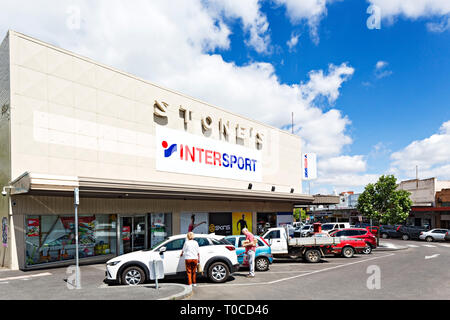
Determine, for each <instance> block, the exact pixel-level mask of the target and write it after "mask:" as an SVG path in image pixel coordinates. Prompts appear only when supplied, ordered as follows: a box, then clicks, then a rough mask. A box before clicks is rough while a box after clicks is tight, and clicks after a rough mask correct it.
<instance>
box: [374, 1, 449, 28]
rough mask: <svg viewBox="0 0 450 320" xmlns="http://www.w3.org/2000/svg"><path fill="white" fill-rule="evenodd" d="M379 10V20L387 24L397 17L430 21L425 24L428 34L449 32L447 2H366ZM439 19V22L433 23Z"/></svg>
mask: <svg viewBox="0 0 450 320" xmlns="http://www.w3.org/2000/svg"><path fill="white" fill-rule="evenodd" d="M367 1H368V2H370V3H371V4H372V5H375V6H377V7H379V8H380V11H381V18H382V19H383V20H385V21H386V22H387V23H388V24H392V23H394V21H395V19H396V18H397V17H403V18H406V19H412V20H416V19H420V18H423V19H432V20H434V21H431V22H428V23H427V24H426V26H427V30H428V31H430V32H436V33H441V32H444V31H446V30H450V1H449V0H367ZM439 18H441V21H438V22H437V21H435V20H436V19H439Z"/></svg>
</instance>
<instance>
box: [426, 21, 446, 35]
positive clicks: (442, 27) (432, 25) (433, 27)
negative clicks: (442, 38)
mask: <svg viewBox="0 0 450 320" xmlns="http://www.w3.org/2000/svg"><path fill="white" fill-rule="evenodd" d="M427 29H428V31H430V32H436V33H442V32H445V31H450V17H446V18H444V19H442V21H441V22H428V23H427Z"/></svg>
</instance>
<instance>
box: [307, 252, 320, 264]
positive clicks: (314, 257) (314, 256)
mask: <svg viewBox="0 0 450 320" xmlns="http://www.w3.org/2000/svg"><path fill="white" fill-rule="evenodd" d="M305 260H306V261H307V262H309V263H317V262H319V261H320V251H319V250H317V249H309V250H306V252H305Z"/></svg>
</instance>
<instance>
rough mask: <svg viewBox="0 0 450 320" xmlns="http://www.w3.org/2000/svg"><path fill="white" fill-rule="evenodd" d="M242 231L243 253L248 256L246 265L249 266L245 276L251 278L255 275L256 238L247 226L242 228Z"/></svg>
mask: <svg viewBox="0 0 450 320" xmlns="http://www.w3.org/2000/svg"><path fill="white" fill-rule="evenodd" d="M242 233H243V234H244V235H245V242H244V247H245V254H246V255H247V256H248V266H249V268H250V273H249V274H248V275H247V278H253V277H254V276H255V255H256V239H255V237H254V236H253V234H252V233H251V232H250V231H248V229H247V228H244V229H242Z"/></svg>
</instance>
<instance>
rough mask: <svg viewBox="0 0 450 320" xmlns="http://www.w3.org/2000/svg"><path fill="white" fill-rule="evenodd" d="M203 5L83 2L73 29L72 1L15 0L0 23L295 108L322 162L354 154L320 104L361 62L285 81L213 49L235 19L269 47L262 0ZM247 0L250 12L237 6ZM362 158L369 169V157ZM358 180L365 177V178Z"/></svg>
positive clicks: (243, 105) (254, 110)
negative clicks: (348, 151)
mask: <svg viewBox="0 0 450 320" xmlns="http://www.w3.org/2000/svg"><path fill="white" fill-rule="evenodd" d="M204 3H205V1H202V0H191V1H189V2H188V1H185V0H180V1H176V2H175V1H174V0H173V1H163V0H160V1H157V0H153V1H147V0H135V1H133V2H124V1H119V0H109V1H105V0H99V1H95V2H93V1H87V0H85V1H79V2H77V5H78V6H79V7H80V12H81V17H80V18H81V28H80V29H79V30H71V29H69V28H67V25H66V22H67V19H68V15H67V12H66V11H67V8H68V5H66V4H64V3H63V2H61V1H50V0H42V1H40V2H39V3H38V2H29V1H24V0H14V1H11V0H8V1H5V2H4V3H3V5H2V10H1V11H0V31H3V32H4V33H5V32H6V30H7V29H8V28H11V29H15V30H17V31H19V32H23V33H25V34H29V35H31V36H34V37H37V38H39V39H42V40H44V41H47V42H50V43H53V44H55V45H57V46H60V47H63V48H66V49H68V50H72V51H74V52H77V53H79V54H82V55H85V56H88V57H90V58H93V59H95V60H98V61H100V62H103V63H105V64H107V65H111V66H114V67H116V68H119V69H122V70H124V71H127V72H130V73H132V74H136V75H138V76H141V77H143V78H145V79H148V80H150V81H152V82H155V83H157V84H160V85H163V86H165V87H168V88H171V89H174V90H177V91H180V92H183V93H186V94H188V95H191V96H193V97H196V98H199V99H201V100H204V101H207V102H209V103H212V104H215V105H217V106H220V107H222V108H225V109H228V110H230V111H233V112H236V113H238V114H241V115H243V116H247V117H249V118H251V119H256V120H259V121H262V122H264V123H268V124H271V125H274V126H276V127H283V126H286V125H289V124H290V121H291V117H290V116H291V112H294V113H295V123H296V124H295V128H294V129H295V131H296V133H298V134H299V135H300V136H301V138H302V143H303V148H304V151H308V152H316V153H317V154H318V157H319V159H321V160H324V161H327V160H326V159H328V158H333V157H335V158H336V160H337V161H341V162H345V161H346V159H347V158H345V157H343V158H339V156H340V155H341V153H342V152H343V149H344V147H345V146H347V145H349V144H351V143H352V139H351V137H350V136H349V135H348V134H347V132H346V130H347V127H348V126H349V125H350V124H351V121H350V119H348V117H347V116H345V115H343V114H342V113H341V111H339V110H337V109H333V108H331V109H327V110H326V111H324V110H323V108H322V106H320V105H318V103H317V102H318V101H320V98H323V99H325V100H326V102H328V104H334V102H335V101H336V100H337V99H338V97H339V95H340V90H341V88H342V85H343V83H344V82H345V81H348V80H349V79H350V77H351V76H352V75H353V73H354V69H353V68H352V67H351V66H350V65H349V64H347V63H342V64H340V65H333V64H330V65H329V66H328V70H314V71H311V72H310V73H309V80H308V81H305V82H302V83H299V84H292V85H290V84H285V83H282V82H281V81H280V79H279V78H278V77H277V75H276V73H275V68H274V66H273V65H272V64H271V63H267V62H250V63H248V64H247V65H244V66H237V65H236V64H234V63H233V62H226V61H224V60H223V58H222V56H221V55H218V54H211V50H214V49H217V48H221V49H229V48H230V34H231V29H230V28H231V27H230V26H229V25H228V23H229V21H228V19H232V20H233V19H241V21H242V28H243V29H244V30H248V32H249V34H250V36H249V40H248V44H249V45H254V46H255V47H258V43H259V44H261V46H260V47H259V48H260V49H261V50H264V48H267V45H269V42H268V41H266V40H267V39H266V38H265V36H266V35H267V33H266V31H267V30H268V29H267V25H266V24H265V22H264V21H265V20H264V19H265V18H264V17H263V16H262V15H260V12H259V7H258V2H257V1H249V2H243V1H242V2H241V1H239V2H237V1H234V2H232V1H229V2H227V3H223V4H219V3H218V1H209V2H208V5H206V6H205V5H204ZM241 3H242V7H239V6H240V5H241ZM246 6H248V7H249V8H251V10H250V9H249V10H250V11H251V13H249V12H241V13H239V8H246ZM258 21H259V22H258ZM261 21H262V22H261ZM260 22H261V23H260ZM258 26H259V27H258ZM252 28H254V29H252ZM252 30H253V31H252ZM252 32H253V33H252ZM252 37H254V38H253V39H254V41H253V40H252ZM258 39H260V40H261V39H262V40H261V41H262V42H260V40H258ZM322 102H323V101H322ZM354 159H356V160H357V162H358V164H359V165H360V168H361V167H362V165H363V164H362V162H361V159H358V156H355V158H354ZM324 163H325V165H327V163H331V160H330V161H328V162H324ZM328 166H329V169H328V171H327V172H328V173H329V174H330V175H333V174H334V173H335V172H336V171H335V170H334V169H333V166H331V165H330V164H329V165H328ZM352 172H353V173H354V172H355V171H352ZM358 172H360V171H358ZM358 172H357V173H358ZM340 174H341V176H340V177H341V178H345V179H347V178H349V179H350V180H349V181H348V182H347V183H353V182H354V181H358V179H355V178H354V177H353V176H351V175H350V176H345V175H342V172H340ZM333 177H334V178H333V179H337V178H336V177H338V176H337V175H336V176H333ZM324 181H325V182H326V180H324ZM333 181H335V180H333ZM343 181H344V180H339V181H335V183H336V185H339V183H344V182H343ZM359 181H365V180H364V177H363V178H361V179H359Z"/></svg>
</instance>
